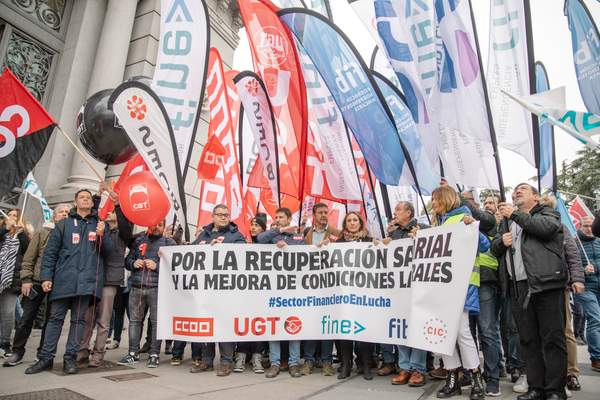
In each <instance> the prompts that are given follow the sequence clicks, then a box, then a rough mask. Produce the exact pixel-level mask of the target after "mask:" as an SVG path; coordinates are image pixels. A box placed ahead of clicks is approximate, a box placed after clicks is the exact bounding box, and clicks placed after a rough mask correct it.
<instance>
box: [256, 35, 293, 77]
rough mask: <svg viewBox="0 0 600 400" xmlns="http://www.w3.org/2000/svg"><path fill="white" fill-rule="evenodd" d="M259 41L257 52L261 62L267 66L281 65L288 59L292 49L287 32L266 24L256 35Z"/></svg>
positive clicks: (257, 41)
mask: <svg viewBox="0 0 600 400" xmlns="http://www.w3.org/2000/svg"><path fill="white" fill-rule="evenodd" d="M254 42H255V43H258V46H257V49H256V51H257V53H258V58H259V59H260V62H261V63H262V64H264V65H265V66H267V67H279V66H280V65H281V64H283V63H285V62H286V61H287V58H288V55H289V53H290V49H289V46H288V42H287V40H286V39H285V34H284V33H282V32H280V31H279V29H277V28H275V27H274V26H265V27H264V28H262V29H261V31H260V32H258V33H257V34H256V35H255V36H254Z"/></svg>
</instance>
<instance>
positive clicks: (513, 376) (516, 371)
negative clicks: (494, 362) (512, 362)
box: [510, 368, 521, 383]
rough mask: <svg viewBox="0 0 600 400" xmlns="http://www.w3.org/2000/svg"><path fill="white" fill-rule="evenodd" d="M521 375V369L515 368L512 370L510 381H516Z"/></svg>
mask: <svg viewBox="0 0 600 400" xmlns="http://www.w3.org/2000/svg"><path fill="white" fill-rule="evenodd" d="M520 376H521V370H519V368H515V369H513V370H512V371H510V381H511V382H512V383H515V382H516V381H517V380H518V379H519V377H520Z"/></svg>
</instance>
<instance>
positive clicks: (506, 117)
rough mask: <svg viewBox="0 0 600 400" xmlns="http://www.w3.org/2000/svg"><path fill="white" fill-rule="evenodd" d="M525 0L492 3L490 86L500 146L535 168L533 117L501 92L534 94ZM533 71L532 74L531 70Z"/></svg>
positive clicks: (489, 60) (504, 0)
mask: <svg viewBox="0 0 600 400" xmlns="http://www.w3.org/2000/svg"><path fill="white" fill-rule="evenodd" d="M525 24H526V20H525V2H524V0H502V1H492V2H491V4H490V43H489V50H488V53H489V56H488V66H487V76H486V78H487V84H488V91H489V96H490V106H491V109H492V115H493V116H494V127H495V131H496V137H497V139H498V146H500V147H503V148H505V149H508V150H511V151H514V152H516V153H518V154H520V155H522V156H523V157H525V159H526V160H527V162H529V164H531V165H532V166H534V167H536V162H535V155H534V141H533V129H532V118H531V115H530V114H529V113H528V112H527V110H524V109H523V107H520V106H519V105H518V104H516V103H515V102H514V101H511V100H510V99H509V98H508V97H506V96H504V95H503V94H502V92H501V91H500V90H501V89H502V90H506V91H508V92H510V93H513V94H516V95H518V96H527V95H529V94H531V91H530V84H529V72H530V71H529V62H528V54H527V40H528V39H531V38H527V33H526V32H527V31H526V27H525ZM532 72H533V71H532Z"/></svg>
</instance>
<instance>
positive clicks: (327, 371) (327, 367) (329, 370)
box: [322, 361, 335, 376]
mask: <svg viewBox="0 0 600 400" xmlns="http://www.w3.org/2000/svg"><path fill="white" fill-rule="evenodd" d="M322 372H323V376H334V375H335V370H334V369H333V364H332V363H331V361H324V362H323V371H322Z"/></svg>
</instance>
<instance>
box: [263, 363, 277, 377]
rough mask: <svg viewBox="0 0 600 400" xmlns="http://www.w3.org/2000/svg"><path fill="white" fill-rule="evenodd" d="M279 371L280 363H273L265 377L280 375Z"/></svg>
mask: <svg viewBox="0 0 600 400" xmlns="http://www.w3.org/2000/svg"><path fill="white" fill-rule="evenodd" d="M279 371H280V368H279V365H271V368H269V369H268V370H267V373H266V374H265V378H275V377H276V376H277V375H279Z"/></svg>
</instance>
